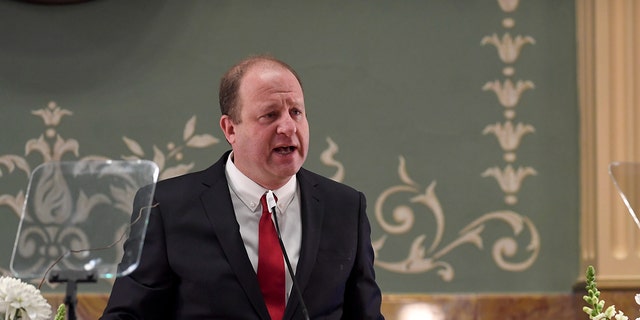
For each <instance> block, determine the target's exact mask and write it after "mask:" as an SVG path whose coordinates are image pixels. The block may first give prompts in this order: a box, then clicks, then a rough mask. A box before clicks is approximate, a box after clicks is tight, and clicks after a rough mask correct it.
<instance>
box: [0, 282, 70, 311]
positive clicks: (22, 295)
mask: <svg viewBox="0 0 640 320" xmlns="http://www.w3.org/2000/svg"><path fill="white" fill-rule="evenodd" d="M63 312H64V310H63ZM0 315H1V316H2V318H4V320H18V319H21V320H49V319H50V317H51V306H50V305H49V303H48V302H47V300H45V299H44V297H43V296H42V294H41V293H40V290H38V289H36V287H35V286H33V285H31V284H27V283H25V282H22V281H20V280H18V279H15V278H11V277H5V276H3V277H0ZM63 317H64V315H63ZM56 319H58V318H56Z"/></svg>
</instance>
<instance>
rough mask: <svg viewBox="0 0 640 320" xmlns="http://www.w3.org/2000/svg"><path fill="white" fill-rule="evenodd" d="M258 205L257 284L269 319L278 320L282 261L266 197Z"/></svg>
mask: <svg viewBox="0 0 640 320" xmlns="http://www.w3.org/2000/svg"><path fill="white" fill-rule="evenodd" d="M260 203H261V204H262V217H261V218H260V225H259V229H258V236H259V243H258V283H260V290H261V291H262V296H263V297H264V301H265V302H266V304H267V309H269V315H270V316H271V319H273V320H280V319H282V317H283V316H284V306H285V293H284V287H285V278H284V260H283V258H282V250H281V249H280V244H279V243H278V234H277V233H276V228H275V226H274V225H273V221H271V212H270V211H269V208H268V206H267V198H266V195H262V198H260Z"/></svg>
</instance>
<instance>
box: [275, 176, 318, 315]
mask: <svg viewBox="0 0 640 320" xmlns="http://www.w3.org/2000/svg"><path fill="white" fill-rule="evenodd" d="M297 178H298V183H299V184H300V198H301V201H300V204H301V207H300V211H301V213H300V214H301V220H302V245H301V250H300V257H299V259H298V266H297V267H296V281H297V284H298V286H299V287H300V292H303V293H304V289H305V288H306V286H307V284H308V283H309V277H310V276H311V272H312V271H313V267H314V265H315V263H316V256H317V253H318V247H319V245H320V236H321V234H322V232H321V231H322V220H323V218H324V203H323V199H322V196H321V195H320V193H319V192H318V191H317V188H316V185H317V183H316V182H315V181H313V179H312V177H311V176H310V175H309V174H307V173H306V171H305V169H300V172H299V173H298V176H297ZM299 307H300V303H299V301H298V296H297V294H296V292H295V291H292V292H291V294H290V299H289V303H288V304H287V309H286V310H285V316H284V318H285V319H289V318H291V317H292V316H293V315H294V314H295V311H296V309H297V308H299Z"/></svg>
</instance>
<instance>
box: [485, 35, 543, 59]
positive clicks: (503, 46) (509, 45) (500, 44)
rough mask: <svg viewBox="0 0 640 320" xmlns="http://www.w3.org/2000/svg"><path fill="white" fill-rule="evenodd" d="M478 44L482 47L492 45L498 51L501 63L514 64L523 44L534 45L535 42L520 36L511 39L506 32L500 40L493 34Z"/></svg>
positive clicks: (530, 38)
mask: <svg viewBox="0 0 640 320" xmlns="http://www.w3.org/2000/svg"><path fill="white" fill-rule="evenodd" d="M480 43H481V44H482V45H485V44H493V45H494V46H495V47H496V49H498V56H500V60H502V62H504V63H514V62H515V61H516V60H518V56H519V55H520V50H521V49H522V46H524V45H525V44H535V43H536V40H534V39H533V38H532V37H530V36H526V37H523V36H521V35H518V36H516V37H515V39H514V38H511V34H509V33H508V32H507V33H505V34H504V35H503V36H502V39H500V38H498V35H497V34H495V33H494V34H493V35H492V36H490V37H484V38H482V41H481V42H480Z"/></svg>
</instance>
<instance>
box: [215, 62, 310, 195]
mask: <svg viewBox="0 0 640 320" xmlns="http://www.w3.org/2000/svg"><path fill="white" fill-rule="evenodd" d="M220 109H221V111H222V116H221V117H220V128H222V131H223V132H224V135H225V137H226V139H227V141H228V142H229V144H231V147H232V149H233V155H234V158H233V161H234V164H235V166H236V167H238V169H239V170H240V171H241V172H242V173H244V174H245V175H246V176H247V177H249V178H250V179H252V180H253V181H255V182H256V183H258V184H260V185H261V186H263V187H265V188H267V189H277V188H279V187H281V186H282V185H284V184H285V183H286V182H287V181H289V179H290V178H291V177H292V176H293V175H295V174H296V173H297V172H298V170H299V169H300V167H301V166H302V164H303V163H304V161H305V159H306V156H307V150H308V147H309V124H308V123H307V115H306V111H305V106H304V95H303V92H302V85H301V83H300V80H299V78H298V76H297V75H296V73H295V71H293V69H292V68H291V67H289V66H288V65H287V64H285V63H284V62H281V61H279V60H277V59H275V58H272V57H265V56H259V57H252V58H249V59H246V60H243V61H241V62H240V63H238V64H236V65H235V66H234V67H232V68H231V69H230V70H229V71H228V72H227V73H226V74H225V76H224V77H223V78H222V80H221V83H220Z"/></svg>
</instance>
